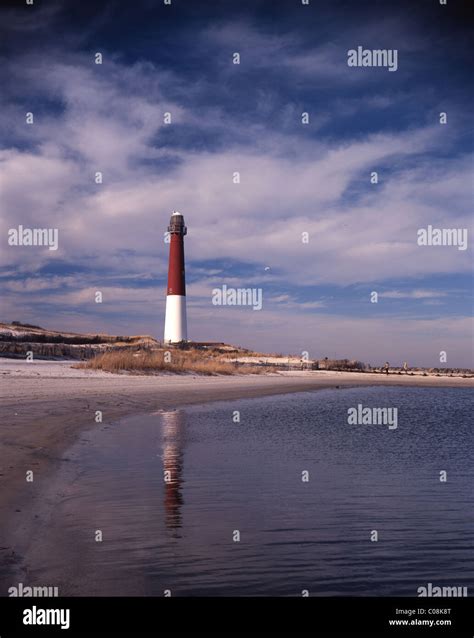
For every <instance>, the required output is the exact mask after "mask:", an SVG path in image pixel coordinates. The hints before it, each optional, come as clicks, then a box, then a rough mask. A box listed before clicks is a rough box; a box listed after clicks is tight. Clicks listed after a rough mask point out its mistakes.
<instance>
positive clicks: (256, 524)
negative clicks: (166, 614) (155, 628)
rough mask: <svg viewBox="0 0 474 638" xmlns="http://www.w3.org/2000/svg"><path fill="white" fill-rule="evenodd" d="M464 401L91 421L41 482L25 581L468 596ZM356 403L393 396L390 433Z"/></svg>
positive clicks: (472, 536)
mask: <svg viewBox="0 0 474 638" xmlns="http://www.w3.org/2000/svg"><path fill="white" fill-rule="evenodd" d="M471 399H472V395H471V392H470V391H468V390H463V389H436V390H432V389H424V388H423V389H421V388H420V389H417V388H415V389H407V388H357V389H340V390H321V391H317V392H314V393H302V394H292V395H285V396H279V397H269V398H263V399H252V400H241V401H234V402H226V403H215V404H208V405H206V406H198V407H192V408H187V409H186V410H179V411H173V412H164V413H157V414H154V415H150V416H146V417H143V416H141V417H134V418H130V419H127V420H123V421H121V422H119V423H115V424H112V425H109V426H106V425H98V426H97V429H95V430H94V431H92V432H91V431H89V432H87V433H86V434H85V435H84V437H83V440H81V441H79V442H78V444H76V445H75V446H74V448H72V449H71V450H70V452H69V453H68V454H67V456H68V457H69V458H70V459H71V461H72V463H69V464H64V465H65V467H64V468H63V469H62V470H61V471H60V472H59V473H58V476H57V479H56V480H55V481H54V485H52V486H51V489H50V494H49V496H48V497H47V499H46V500H48V499H49V502H50V503H51V515H50V517H49V518H48V520H47V522H46V523H45V527H44V533H40V534H39V535H38V538H37V539H36V540H35V542H34V543H33V544H32V545H31V547H30V548H29V551H28V553H27V555H26V556H25V561H26V564H27V566H28V575H29V576H28V579H29V582H30V583H42V584H51V585H53V584H54V585H58V586H59V588H60V593H62V594H63V595H89V594H90V595H114V594H117V595H130V594H131V595H133V594H136V595H152V596H161V595H163V592H164V590H167V589H169V590H171V591H172V595H173V596H178V595H217V596H223V595H278V596H291V595H301V591H302V590H303V589H307V590H309V592H310V594H311V595H323V596H327V595H377V596H390V595H402V596H404V595H406V596H416V595H417V591H416V590H417V588H418V587H420V586H423V585H426V584H427V583H429V582H431V583H433V584H434V585H451V586H454V585H458V586H461V585H463V586H467V587H468V592H469V594H470V595H472V592H474V557H473V547H474V515H473V507H472V495H473V487H474V469H473V468H474V464H473V457H474V445H473V431H472V425H471V423H472V408H473V404H472V400H471ZM358 403H361V404H363V406H364V407H365V406H371V407H397V408H398V427H397V429H394V430H390V429H389V428H388V427H387V426H384V425H372V426H368V425H365V426H364V425H358V426H356V425H348V423H347V409H348V408H349V407H355V406H357V404H358ZM235 410H238V411H239V412H240V423H235V422H234V421H233V413H234V411H235ZM305 470H306V471H308V472H309V481H308V482H303V481H302V472H303V471H305ZM442 470H446V471H447V482H441V481H440V471H442ZM164 471H169V472H170V476H171V482H170V483H168V484H167V483H165V482H164V480H163V476H164ZM96 530H101V531H102V534H103V541H102V542H101V543H100V542H95V540H94V534H95V532H96ZM234 530H239V532H240V542H234V541H233V533H234ZM372 530H377V532H378V542H371V540H370V534H371V531H372ZM26 580H27V579H25V578H24V579H23V582H26Z"/></svg>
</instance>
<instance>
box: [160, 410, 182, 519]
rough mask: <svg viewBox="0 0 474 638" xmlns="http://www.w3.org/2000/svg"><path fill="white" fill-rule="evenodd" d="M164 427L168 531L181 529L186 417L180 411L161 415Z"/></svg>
mask: <svg viewBox="0 0 474 638" xmlns="http://www.w3.org/2000/svg"><path fill="white" fill-rule="evenodd" d="M160 416H161V421H162V427H163V430H162V431H163V477H164V481H165V497H164V505H165V522H166V527H167V528H168V529H179V528H180V527H181V506H182V504H183V495H182V483H183V478H182V473H183V450H184V439H185V426H186V415H185V414H184V412H181V411H179V410H172V411H169V412H162V413H161V415H160Z"/></svg>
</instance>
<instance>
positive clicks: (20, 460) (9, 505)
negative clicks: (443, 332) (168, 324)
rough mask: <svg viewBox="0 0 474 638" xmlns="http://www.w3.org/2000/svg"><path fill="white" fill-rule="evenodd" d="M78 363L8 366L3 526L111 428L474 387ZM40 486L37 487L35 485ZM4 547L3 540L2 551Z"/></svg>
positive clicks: (2, 366) (4, 374)
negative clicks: (188, 414)
mask: <svg viewBox="0 0 474 638" xmlns="http://www.w3.org/2000/svg"><path fill="white" fill-rule="evenodd" d="M72 363H73V362H34V363H26V362H25V361H17V360H1V359H0V379H1V383H0V399H1V404H0V406H1V407H0V420H1V423H2V424H3V425H2V427H1V428H0V481H1V483H0V484H1V485H2V487H3V489H1V490H0V518H1V519H2V520H3V521H6V519H7V517H8V518H10V517H11V516H14V513H15V510H16V509H19V508H21V507H22V505H21V504H20V503H23V504H24V499H26V501H28V499H29V498H31V495H32V493H34V492H36V490H32V489H31V484H29V483H27V482H26V480H25V475H26V472H27V471H28V470H34V472H35V476H36V475H38V476H39V477H40V478H41V481H42V480H43V479H44V478H46V477H47V476H48V475H49V473H50V472H52V471H54V469H55V468H56V467H58V465H59V464H60V463H62V462H66V461H67V459H65V458H64V452H65V451H66V450H67V449H68V447H69V446H70V445H72V443H74V441H75V440H76V439H77V437H78V436H79V435H80V434H81V433H82V432H84V431H86V430H87V429H88V428H89V427H93V426H94V425H95V424H96V422H95V414H96V411H97V410H100V411H101V412H102V416H103V423H104V424H107V425H111V424H112V423H114V422H115V421H117V420H118V419H120V418H123V417H126V416H131V415H135V416H136V415H139V414H145V413H150V412H153V411H157V410H161V409H172V408H179V407H185V406H187V405H196V404H206V403H211V402H214V401H232V400H237V399H245V398H249V399H250V398H258V397H264V396H272V395H281V394H289V393H297V392H311V391H315V390H318V389H330V388H349V387H368V386H378V385H381V386H398V385H403V386H406V387H461V388H467V387H474V379H472V378H462V377H435V376H427V377H424V376H421V375H416V376H410V375H388V376H386V375H381V374H378V375H377V374H368V373H351V372H330V371H304V372H303V371H302V372H279V373H276V374H268V375H238V376H222V377H221V376H198V375H171V374H170V375H156V376H133V375H119V374H111V373H107V372H102V371H89V370H78V369H75V368H71V367H70V366H71V364H72ZM35 480H36V479H35ZM1 546H2V542H1V538H0V547H1Z"/></svg>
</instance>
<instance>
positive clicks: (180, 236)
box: [164, 211, 188, 343]
mask: <svg viewBox="0 0 474 638" xmlns="http://www.w3.org/2000/svg"><path fill="white" fill-rule="evenodd" d="M187 231H188V229H187V228H186V226H185V225H184V217H183V216H182V215H181V213H178V212H176V211H175V212H173V214H172V215H171V219H170V225H169V226H168V233H169V237H170V260H169V266H168V291H167V293H166V316H165V339H164V340H165V343H180V342H182V341H186V340H187V338H188V331H187V321H186V283H185V280H184V236H185V235H186V233H187Z"/></svg>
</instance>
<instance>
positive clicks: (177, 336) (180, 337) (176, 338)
mask: <svg viewBox="0 0 474 638" xmlns="http://www.w3.org/2000/svg"><path fill="white" fill-rule="evenodd" d="M186 325H187V324H186V297H185V296H184V295H167V297H166V316H165V343H179V342H180V341H186V340H187V338H188V334H187V328H186Z"/></svg>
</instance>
